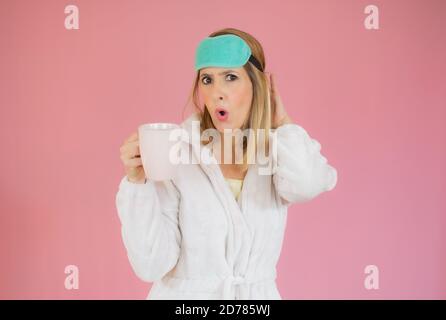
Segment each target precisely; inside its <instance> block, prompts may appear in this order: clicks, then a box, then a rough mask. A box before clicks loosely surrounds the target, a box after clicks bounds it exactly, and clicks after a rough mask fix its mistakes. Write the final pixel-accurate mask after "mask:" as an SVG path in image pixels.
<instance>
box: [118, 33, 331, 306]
mask: <svg viewBox="0 0 446 320" xmlns="http://www.w3.org/2000/svg"><path fill="white" fill-rule="evenodd" d="M195 69H196V71H197V76H196V79H195V83H194V87H193V90H192V95H191V96H192V98H193V102H194V104H195V106H196V107H197V111H196V112H195V113H193V114H192V115H191V116H190V117H189V118H188V119H186V120H185V121H184V122H183V123H182V124H181V126H182V128H184V129H185V130H186V131H187V132H191V130H192V127H193V126H192V123H193V122H194V121H200V122H199V123H200V130H201V132H204V131H205V130H207V129H216V130H218V132H219V133H220V135H221V140H220V142H219V143H221V142H224V137H225V136H224V135H223V133H224V131H225V129H226V130H235V129H241V130H243V129H253V130H257V131H256V132H258V131H259V129H264V130H266V131H267V132H268V133H269V132H274V133H275V134H276V140H275V141H276V152H272V153H270V155H271V156H272V161H273V163H274V167H275V168H276V170H275V171H273V172H272V173H271V174H260V170H259V169H260V166H259V164H258V163H252V162H249V161H248V159H249V157H250V155H252V153H251V150H252V149H251V148H250V146H252V145H253V144H252V142H253V141H254V140H253V139H248V141H244V140H243V141H242V147H243V161H242V162H241V163H240V161H239V162H238V163H234V161H232V162H231V163H222V162H223V161H217V162H212V163H203V162H202V161H199V158H200V151H199V149H200V148H210V147H209V141H208V144H206V143H202V144H200V145H199V147H200V148H197V145H192V146H191V149H192V150H193V152H192V154H193V157H195V160H196V162H194V163H195V164H190V165H183V166H180V167H179V170H178V174H177V176H176V177H175V178H174V179H171V180H166V181H162V182H154V181H151V180H150V173H148V175H149V176H148V177H146V176H145V174H144V171H143V168H142V164H141V158H140V156H139V147H138V134H137V133H134V134H133V135H131V136H130V137H129V138H128V139H127V140H126V141H125V142H124V144H123V145H122V146H121V159H122V161H123V163H124V167H125V172H126V176H124V177H123V178H122V180H121V182H120V186H119V191H118V193H117V195H116V206H117V209H118V213H119V217H120V220H121V223H122V237H123V241H124V244H125V247H126V250H127V253H128V258H129V261H130V264H131V266H132V268H133V270H134V271H135V273H136V275H137V276H138V277H139V278H141V279H142V280H143V281H147V282H154V284H153V286H152V289H151V291H150V293H149V295H148V296H147V299H281V296H280V294H279V291H278V289H277V286H276V282H275V278H276V264H277V261H278V259H279V255H280V251H281V247H282V240H283V235H284V231H285V225H286V216H287V209H288V206H289V205H291V204H293V203H296V202H304V201H308V200H310V199H313V198H315V197H316V196H317V195H319V194H321V193H322V192H324V191H329V190H332V189H333V188H334V187H335V185H336V182H337V171H336V169H334V168H333V167H331V166H330V165H328V163H327V159H326V158H325V157H324V156H322V155H321V153H320V149H321V145H320V144H319V143H318V142H317V141H316V140H314V139H312V138H310V136H309V135H308V133H307V132H306V131H305V129H303V128H302V127H301V126H299V125H297V124H295V123H293V122H292V120H291V118H290V117H289V116H288V115H287V113H286V111H285V109H284V106H283V104H282V101H281V99H280V96H279V94H278V92H277V88H276V86H275V83H274V76H272V77H270V76H268V75H267V74H266V73H265V72H264V69H265V58H264V54H263V49H262V47H261V45H260V43H259V42H258V41H257V40H256V39H255V38H254V37H252V36H251V35H249V34H247V33H245V32H242V31H240V30H237V29H223V30H220V31H218V32H214V33H213V34H211V35H210V36H209V37H208V38H206V39H204V40H203V41H201V42H200V44H199V46H198V48H197V51H196V56H195ZM201 100H202V101H201ZM269 138H270V135H269V134H268V135H266V136H265V142H266V146H271V145H273V144H272V142H273V141H270V140H271V139H269ZM231 140H232V138H231ZM237 142H240V139H239V140H237ZM223 145H225V144H224V143H223V144H217V146H220V147H221V146H223ZM234 145H236V144H232V146H234ZM188 147H189V145H188ZM213 147H215V145H213ZM215 150H217V152H216V151H215ZM219 150H221V151H222V154H219V155H218V156H221V157H222V158H220V159H226V158H224V153H225V151H226V153H228V151H227V149H225V148H222V149H219V148H218V147H217V148H214V149H213V151H212V153H211V154H212V155H214V159H216V157H217V154H218V151H219ZM268 150H270V149H269V147H268ZM230 151H231V149H229V152H230ZM234 151H235V148H234V147H233V148H232V153H233V156H234ZM234 158H235V157H233V158H232V159H233V160H234ZM251 159H252V158H251ZM197 160H198V161H197ZM248 162H249V163H248Z"/></svg>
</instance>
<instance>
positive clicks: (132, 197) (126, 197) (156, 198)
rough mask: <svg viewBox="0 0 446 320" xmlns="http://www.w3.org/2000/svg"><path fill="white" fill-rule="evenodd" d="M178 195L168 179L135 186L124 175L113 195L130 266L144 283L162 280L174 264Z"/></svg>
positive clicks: (177, 246) (177, 243) (178, 240)
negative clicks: (114, 195)
mask: <svg viewBox="0 0 446 320" xmlns="http://www.w3.org/2000/svg"><path fill="white" fill-rule="evenodd" d="M179 201H180V195H179V192H178V190H177V189H176V187H175V186H174V184H173V183H172V181H171V180H168V181H162V182H154V181H151V180H148V181H147V182H146V183H145V184H136V183H132V182H130V181H128V180H127V177H126V176H125V177H124V178H122V180H121V183H120V184H119V190H118V193H117V194H116V207H117V210H118V215H119V219H120V221H121V234H122V239H123V242H124V245H125V248H126V250H127V255H128V258H129V261H130V264H131V266H132V268H133V270H134V272H135V273H136V275H137V276H138V277H139V278H140V279H141V280H143V281H146V282H154V281H155V280H158V279H161V278H162V277H163V276H164V275H165V274H166V273H167V272H169V271H170V270H171V269H172V268H173V267H174V266H175V265H176V263H177V261H178V257H179V253H180V244H181V232H180V229H179V226H178V206H179Z"/></svg>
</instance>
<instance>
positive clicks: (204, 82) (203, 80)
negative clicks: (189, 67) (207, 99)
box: [201, 77, 210, 84]
mask: <svg viewBox="0 0 446 320" xmlns="http://www.w3.org/2000/svg"><path fill="white" fill-rule="evenodd" d="M206 79H210V78H209V77H203V78H202V79H201V82H203V84H208V83H209V82H206V81H205V80H206Z"/></svg>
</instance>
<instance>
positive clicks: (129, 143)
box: [119, 132, 147, 183]
mask: <svg viewBox="0 0 446 320" xmlns="http://www.w3.org/2000/svg"><path fill="white" fill-rule="evenodd" d="M119 150H120V152H121V161H122V163H123V164H124V169H125V173H126V175H127V179H128V180H129V181H130V182H133V183H145V182H146V178H147V177H146V175H145V173H144V168H143V166H142V161H141V155H140V152H139V139H138V132H134V133H133V134H132V135H131V136H130V137H128V138H127V139H126V140H125V141H124V143H123V144H122V146H121V148H119Z"/></svg>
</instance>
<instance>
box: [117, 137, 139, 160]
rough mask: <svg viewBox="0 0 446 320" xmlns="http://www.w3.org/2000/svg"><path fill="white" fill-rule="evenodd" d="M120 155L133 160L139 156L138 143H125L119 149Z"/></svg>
mask: <svg viewBox="0 0 446 320" xmlns="http://www.w3.org/2000/svg"><path fill="white" fill-rule="evenodd" d="M121 154H122V155H123V156H124V157H127V158H133V157H135V156H139V154H140V150H139V141H138V140H137V141H132V142H127V143H126V144H125V145H123V146H122V147H121Z"/></svg>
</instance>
